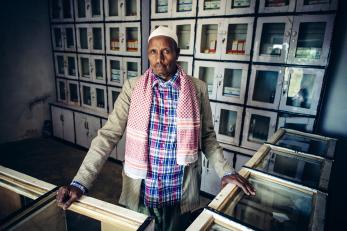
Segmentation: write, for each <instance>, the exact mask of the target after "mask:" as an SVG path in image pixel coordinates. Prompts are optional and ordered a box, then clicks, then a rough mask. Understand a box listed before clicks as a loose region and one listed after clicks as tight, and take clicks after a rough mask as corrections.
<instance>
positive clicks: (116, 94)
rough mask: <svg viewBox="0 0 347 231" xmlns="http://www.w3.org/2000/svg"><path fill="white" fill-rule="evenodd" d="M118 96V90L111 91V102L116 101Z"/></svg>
mask: <svg viewBox="0 0 347 231" xmlns="http://www.w3.org/2000/svg"><path fill="white" fill-rule="evenodd" d="M118 96H119V92H118V91H112V102H113V103H114V102H116V100H117V98H118Z"/></svg>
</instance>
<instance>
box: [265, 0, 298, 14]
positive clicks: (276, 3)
mask: <svg viewBox="0 0 347 231" xmlns="http://www.w3.org/2000/svg"><path fill="white" fill-rule="evenodd" d="M295 2H296V0H260V2H259V12H260V13H278V12H293V11H294V9H295Z"/></svg>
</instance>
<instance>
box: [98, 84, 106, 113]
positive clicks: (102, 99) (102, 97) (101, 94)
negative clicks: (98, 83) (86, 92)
mask: <svg viewBox="0 0 347 231" xmlns="http://www.w3.org/2000/svg"><path fill="white" fill-rule="evenodd" d="M104 92H105V91H104V90H103V89H99V88H96V106H97V107H100V108H105V94H104Z"/></svg>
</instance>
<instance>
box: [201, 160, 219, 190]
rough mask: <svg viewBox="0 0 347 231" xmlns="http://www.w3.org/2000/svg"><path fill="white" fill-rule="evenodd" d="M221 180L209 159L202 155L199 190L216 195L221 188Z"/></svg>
mask: <svg viewBox="0 0 347 231" xmlns="http://www.w3.org/2000/svg"><path fill="white" fill-rule="evenodd" d="M220 184H221V180H220V178H219V176H218V175H217V173H216V171H215V170H214V168H213V166H212V164H211V163H210V161H209V160H207V158H206V157H205V155H202V172H201V186H200V190H201V191H203V192H206V193H209V194H211V195H214V196H215V195H217V194H218V193H219V191H220V189H221V185H220Z"/></svg>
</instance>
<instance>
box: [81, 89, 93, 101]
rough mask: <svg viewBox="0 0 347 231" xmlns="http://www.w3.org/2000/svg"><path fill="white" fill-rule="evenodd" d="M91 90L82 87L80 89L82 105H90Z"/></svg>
mask: <svg viewBox="0 0 347 231" xmlns="http://www.w3.org/2000/svg"><path fill="white" fill-rule="evenodd" d="M90 91H91V89H90V87H88V86H83V88H82V94H83V104H86V105H89V106H91V105H92V96H91V92H90Z"/></svg>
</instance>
